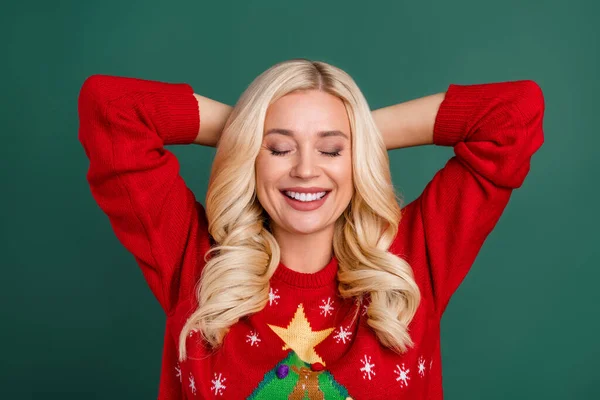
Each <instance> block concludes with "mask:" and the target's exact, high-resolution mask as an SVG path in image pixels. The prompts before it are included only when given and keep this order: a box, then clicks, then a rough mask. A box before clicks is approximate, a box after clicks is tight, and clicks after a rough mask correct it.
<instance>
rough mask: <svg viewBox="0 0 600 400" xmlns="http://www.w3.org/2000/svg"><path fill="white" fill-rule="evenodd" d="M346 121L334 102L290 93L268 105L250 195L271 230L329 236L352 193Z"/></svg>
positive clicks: (308, 93) (320, 95)
mask: <svg viewBox="0 0 600 400" xmlns="http://www.w3.org/2000/svg"><path fill="white" fill-rule="evenodd" d="M350 133H351V132H350V122H349V120H348V115H347V113H346V109H345V107H344V103H343V102H342V100H340V99H339V98H337V97H335V96H333V95H331V94H329V93H325V92H322V91H317V90H310V91H299V92H294V93H290V94H288V95H286V96H284V97H282V98H280V99H279V100H277V101H276V102H274V103H273V104H271V105H270V106H269V109H268V111H267V115H266V119H265V126H264V136H263V143H262V146H261V149H260V152H259V155H258V157H257V159H256V193H257V196H258V200H259V201H260V203H261V205H262V206H263V208H264V209H265V211H266V212H267V213H268V214H269V216H270V217H271V220H272V224H273V225H274V227H273V229H274V230H278V229H283V230H286V231H288V232H290V233H297V234H309V233H315V232H320V231H323V230H331V232H333V228H334V224H335V221H336V220H337V219H338V217H339V216H340V215H341V214H342V213H343V211H344V210H345V209H346V207H347V206H348V204H349V203H350V200H351V199H352V195H353V192H354V185H353V182H352V163H351V160H352V159H351V135H350Z"/></svg>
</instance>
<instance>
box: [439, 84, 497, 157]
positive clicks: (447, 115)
mask: <svg viewBox="0 0 600 400" xmlns="http://www.w3.org/2000/svg"><path fill="white" fill-rule="evenodd" d="M485 86H486V85H485V84H476V85H455V84H450V85H449V86H448V90H447V91H446V96H445V98H444V100H443V101H442V103H441V104H440V108H439V110H438V113H437V115H436V117H435V123H434V126H433V143H434V144H436V145H438V146H454V145H455V144H456V143H458V142H460V141H462V140H464V138H465V137H466V135H467V126H468V123H469V120H470V118H471V116H472V115H473V114H474V111H475V109H476V108H477V107H479V106H480V105H481V100H482V98H483V94H484V92H485Z"/></svg>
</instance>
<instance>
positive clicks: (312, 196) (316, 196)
mask: <svg viewBox="0 0 600 400" xmlns="http://www.w3.org/2000/svg"><path fill="white" fill-rule="evenodd" d="M280 192H281V194H283V195H284V196H286V197H287V198H288V199H291V200H296V201H299V202H302V203H310V202H313V201H318V200H321V199H323V198H324V197H325V196H327V194H329V192H330V190H324V191H322V192H316V193H299V192H292V191H286V190H282V191H280Z"/></svg>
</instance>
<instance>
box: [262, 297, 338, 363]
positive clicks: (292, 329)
mask: <svg viewBox="0 0 600 400" xmlns="http://www.w3.org/2000/svg"><path fill="white" fill-rule="evenodd" d="M267 325H269V328H271V329H272V330H273V332H275V333H276V334H277V336H279V337H280V338H281V340H283V342H284V343H285V345H284V346H283V348H282V350H287V349H292V350H294V352H295V353H296V354H297V355H298V357H300V359H301V360H302V361H304V362H307V363H309V364H312V363H315V362H320V363H321V364H323V365H325V361H323V359H321V357H319V355H318V354H317V352H316V351H315V346H316V345H318V344H319V343H321V342H322V341H323V340H324V339H325V338H326V337H327V336H329V334H330V333H331V331H333V329H334V328H328V329H324V330H322V331H313V330H312V328H311V327H310V324H309V323H308V320H307V319H306V315H305V314H304V306H303V305H302V304H300V305H299V306H298V309H297V310H296V313H295V314H294V317H293V318H292V320H291V321H290V323H289V324H288V326H287V328H283V327H280V326H274V325H270V324H267Z"/></svg>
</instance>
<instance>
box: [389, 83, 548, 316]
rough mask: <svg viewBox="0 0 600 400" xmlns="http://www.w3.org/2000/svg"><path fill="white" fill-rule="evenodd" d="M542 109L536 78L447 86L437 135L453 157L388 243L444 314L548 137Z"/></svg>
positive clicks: (436, 141) (437, 141)
mask: <svg viewBox="0 0 600 400" xmlns="http://www.w3.org/2000/svg"><path fill="white" fill-rule="evenodd" d="M544 109H545V105H544V97H543V93H542V90H541V88H540V87H539V86H538V84H537V83H535V82H534V81H531V80H522V81H510V82H495V83H487V84H476V85H450V86H449V88H448V90H447V92H446V94H445V97H444V99H443V101H442V102H441V104H440V106H439V109H438V110H437V114H436V117H435V121H434V124H433V132H432V134H433V136H432V140H433V143H434V144H435V145H438V146H453V148H454V154H455V155H454V156H453V157H452V158H450V159H449V160H448V161H447V163H446V165H445V166H444V167H443V168H442V169H440V170H439V171H438V172H437V173H436V174H435V175H434V177H433V178H432V179H431V181H430V182H429V183H428V184H427V185H426V187H425V189H424V190H423V192H422V193H421V195H420V196H419V197H418V198H417V199H416V200H414V201H413V202H411V203H410V204H408V205H406V207H404V208H403V214H402V215H403V217H402V220H401V222H400V225H399V231H398V235H397V237H396V239H395V241H394V243H393V244H392V246H391V247H390V251H392V252H394V253H395V254H399V255H401V256H403V257H407V258H408V261H409V263H411V265H413V269H415V268H416V270H415V271H414V272H415V278H416V279H417V282H420V283H421V287H422V288H423V290H424V291H425V295H427V294H429V295H430V296H431V298H432V299H433V302H434V307H435V309H436V311H437V313H438V315H439V316H440V317H441V315H442V314H443V312H444V310H445V309H446V306H447V304H448V302H449V300H450V297H451V296H452V294H453V293H454V292H455V291H456V289H457V288H458V286H459V285H460V283H461V282H462V281H463V280H464V278H465V276H466V275H467V273H468V271H469V270H470V268H471V266H472V264H473V262H474V260H475V258H476V256H477V254H478V252H479V250H480V248H481V247H482V245H483V242H484V241H485V239H486V237H487V236H488V235H489V233H490V232H491V231H492V229H493V228H494V226H495V225H496V223H497V222H498V220H499V218H500V216H501V215H502V213H503V211H504V209H505V207H506V205H507V204H508V201H509V198H510V196H511V193H512V191H513V190H514V189H516V188H519V187H521V185H522V184H523V182H524V180H525V177H526V176H527V174H528V172H529V170H530V162H531V157H532V155H533V154H534V153H535V152H536V151H537V150H538V149H539V148H540V147H541V146H542V144H543V142H544V134H543V126H542V125H543V116H544ZM424 124H428V125H431V120H429V121H426V122H424ZM397 134H402V133H401V132H397ZM425 136H426V135H425Z"/></svg>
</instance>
